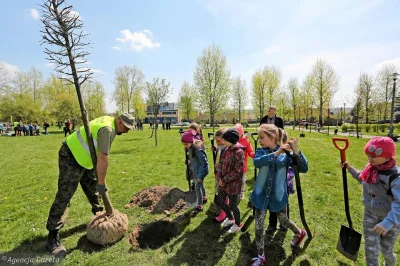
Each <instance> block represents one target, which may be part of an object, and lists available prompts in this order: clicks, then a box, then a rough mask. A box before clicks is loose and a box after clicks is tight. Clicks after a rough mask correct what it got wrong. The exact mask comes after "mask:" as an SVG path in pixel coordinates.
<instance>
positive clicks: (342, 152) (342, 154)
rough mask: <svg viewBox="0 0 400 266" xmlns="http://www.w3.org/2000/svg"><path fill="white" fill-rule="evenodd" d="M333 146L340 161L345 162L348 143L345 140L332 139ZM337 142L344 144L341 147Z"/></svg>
mask: <svg viewBox="0 0 400 266" xmlns="http://www.w3.org/2000/svg"><path fill="white" fill-rule="evenodd" d="M332 142H333V145H335V147H336V149H338V150H339V151H340V160H341V161H342V162H345V161H346V150H347V148H348V147H349V145H350V143H349V140H348V139H347V138H332ZM338 142H344V143H345V146H344V147H341V146H339V145H338Z"/></svg>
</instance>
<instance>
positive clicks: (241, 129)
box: [235, 123, 243, 135]
mask: <svg viewBox="0 0 400 266" xmlns="http://www.w3.org/2000/svg"><path fill="white" fill-rule="evenodd" d="M235 129H236V131H237V132H238V133H239V135H243V126H242V124H239V123H238V124H236V125H235Z"/></svg>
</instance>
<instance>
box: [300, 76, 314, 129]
mask: <svg viewBox="0 0 400 266" xmlns="http://www.w3.org/2000/svg"><path fill="white" fill-rule="evenodd" d="M313 89H314V80H313V77H312V75H310V74H308V75H307V76H306V78H305V79H304V81H303V84H302V85H301V88H300V102H301V106H302V108H303V111H304V115H305V119H306V120H307V122H309V121H310V120H309V119H310V118H311V116H312V105H313V100H314V96H313Z"/></svg>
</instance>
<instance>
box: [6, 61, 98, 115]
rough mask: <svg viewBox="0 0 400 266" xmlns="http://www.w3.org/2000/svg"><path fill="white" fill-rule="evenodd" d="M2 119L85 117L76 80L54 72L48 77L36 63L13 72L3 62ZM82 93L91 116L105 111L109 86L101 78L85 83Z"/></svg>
mask: <svg viewBox="0 0 400 266" xmlns="http://www.w3.org/2000/svg"><path fill="white" fill-rule="evenodd" d="M0 77H2V78H1V81H0V119H1V120H2V121H10V119H13V120H14V121H15V120H17V119H21V120H22V121H23V122H26V121H39V122H40V121H44V120H46V121H52V122H56V121H65V120H67V119H71V120H73V121H75V122H76V123H79V122H80V121H81V114H80V110H79V104H78V99H77V97H76V92H75V88H74V86H73V84H71V83H69V82H67V81H65V80H63V79H60V78H59V77H58V76H56V75H54V74H52V75H50V76H49V77H48V78H44V76H43V73H42V72H41V71H40V70H38V69H37V68H35V67H32V68H31V69H30V70H29V71H26V72H23V71H18V72H15V73H11V72H10V71H8V70H7V68H6V67H5V64H4V63H1V62H0ZM82 94H83V95H82V97H83V99H84V101H85V105H86V107H87V111H88V114H89V116H90V117H91V118H93V117H98V116H101V115H104V114H105V112H106V110H105V95H106V94H105V89H104V86H103V85H102V84H101V83H100V82H98V81H90V82H86V83H85V84H83V86H82Z"/></svg>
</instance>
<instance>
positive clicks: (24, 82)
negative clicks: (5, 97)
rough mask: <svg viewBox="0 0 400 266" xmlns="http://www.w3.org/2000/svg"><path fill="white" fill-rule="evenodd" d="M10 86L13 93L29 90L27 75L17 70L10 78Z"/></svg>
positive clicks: (22, 92)
mask: <svg viewBox="0 0 400 266" xmlns="http://www.w3.org/2000/svg"><path fill="white" fill-rule="evenodd" d="M12 87H13V89H14V92H15V93H18V94H20V95H23V94H25V93H28V92H29V88H28V75H27V74H26V73H25V72H22V71H18V72H17V73H15V76H14V78H13V80H12Z"/></svg>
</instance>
